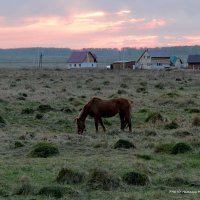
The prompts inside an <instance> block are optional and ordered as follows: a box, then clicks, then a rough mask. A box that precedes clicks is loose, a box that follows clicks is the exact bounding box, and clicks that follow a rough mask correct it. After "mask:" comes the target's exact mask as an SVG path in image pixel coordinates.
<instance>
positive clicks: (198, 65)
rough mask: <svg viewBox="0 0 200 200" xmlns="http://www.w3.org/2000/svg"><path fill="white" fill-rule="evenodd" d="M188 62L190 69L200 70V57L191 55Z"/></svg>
mask: <svg viewBox="0 0 200 200" xmlns="http://www.w3.org/2000/svg"><path fill="white" fill-rule="evenodd" d="M187 62H188V68H189V69H194V70H196V69H198V70H200V55H189V56H188V59H187Z"/></svg>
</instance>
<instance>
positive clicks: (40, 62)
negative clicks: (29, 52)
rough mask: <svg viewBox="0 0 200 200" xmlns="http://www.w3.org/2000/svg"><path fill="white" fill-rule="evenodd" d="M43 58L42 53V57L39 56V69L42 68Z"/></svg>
mask: <svg viewBox="0 0 200 200" xmlns="http://www.w3.org/2000/svg"><path fill="white" fill-rule="evenodd" d="M42 58H43V54H42V53H40V57H39V69H42Z"/></svg>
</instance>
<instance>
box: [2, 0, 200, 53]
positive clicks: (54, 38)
mask: <svg viewBox="0 0 200 200" xmlns="http://www.w3.org/2000/svg"><path fill="white" fill-rule="evenodd" d="M199 8H200V1H199V0H190V1H188V0H151V1H150V0H123V1H122V0H101V1H94V0H73V1H71V0H6V1H0V48H18V47H38V46H39V47H61V48H62V47H63V48H64V47H68V48H73V49H80V48H91V47H93V48H122V47H136V48H140V47H163V46H180V45H181V46H183V45H200V23H199V20H200V12H199Z"/></svg>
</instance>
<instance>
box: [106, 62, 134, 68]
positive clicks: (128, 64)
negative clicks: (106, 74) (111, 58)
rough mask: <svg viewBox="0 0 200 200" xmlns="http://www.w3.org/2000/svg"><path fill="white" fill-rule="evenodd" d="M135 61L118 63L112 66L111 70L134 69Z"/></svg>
mask: <svg viewBox="0 0 200 200" xmlns="http://www.w3.org/2000/svg"><path fill="white" fill-rule="evenodd" d="M134 66H135V61H116V62H114V63H112V64H111V66H110V68H111V69H133V68H134Z"/></svg>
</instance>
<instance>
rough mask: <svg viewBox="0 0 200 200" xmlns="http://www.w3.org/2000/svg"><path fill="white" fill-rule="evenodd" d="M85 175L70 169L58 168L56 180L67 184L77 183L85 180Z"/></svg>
mask: <svg viewBox="0 0 200 200" xmlns="http://www.w3.org/2000/svg"><path fill="white" fill-rule="evenodd" d="M85 178H86V175H85V174H84V173H82V172H78V171H75V170H72V169H67V168H63V169H61V170H60V172H59V174H58V176H57V178H56V182H58V183H67V184H79V183H82V182H84V181H85Z"/></svg>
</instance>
